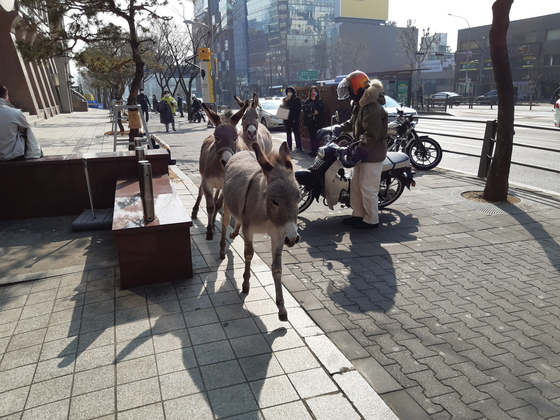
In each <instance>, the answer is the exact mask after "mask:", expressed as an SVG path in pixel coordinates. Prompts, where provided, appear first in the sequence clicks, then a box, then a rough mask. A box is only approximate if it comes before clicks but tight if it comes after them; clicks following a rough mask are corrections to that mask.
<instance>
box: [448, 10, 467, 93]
mask: <svg viewBox="0 0 560 420" xmlns="http://www.w3.org/2000/svg"><path fill="white" fill-rule="evenodd" d="M448 15H449V16H453V17H456V18H460V19H463V20H464V21H465V22H467V26H468V27H469V31H468V35H467V39H468V41H467V54H466V55H467V62H468V61H469V56H470V54H469V51H470V48H471V24H470V23H469V21H468V20H467V19H466V18H464V17H463V16H457V15H452V14H451V13H448ZM468 70H469V65H468V64H467V73H468ZM465 82H466V80H465ZM469 90H470V87H469Z"/></svg>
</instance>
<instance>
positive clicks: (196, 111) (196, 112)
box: [191, 93, 202, 122]
mask: <svg viewBox="0 0 560 420" xmlns="http://www.w3.org/2000/svg"><path fill="white" fill-rule="evenodd" d="M191 101H192V103H191V108H192V122H195V120H196V122H200V119H201V115H200V110H201V109H202V104H201V103H200V101H199V100H198V98H197V97H196V95H195V94H194V93H193V94H192V96H191Z"/></svg>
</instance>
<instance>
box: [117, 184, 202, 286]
mask: <svg viewBox="0 0 560 420" xmlns="http://www.w3.org/2000/svg"><path fill="white" fill-rule="evenodd" d="M152 184H153V191H154V207H155V219H154V220H153V221H152V222H149V223H145V222H144V213H143V209H142V199H141V196H140V184H139V182H138V178H137V177H131V178H119V179H118V180H117V184H116V191H115V205H114V210H113V234H114V236H115V239H116V243H117V249H118V253H119V266H120V278H121V287H123V288H127V287H134V286H140V285H145V284H151V283H159V282H166V281H170V280H179V279H186V278H190V277H192V256H191V238H190V227H191V226H192V221H191V218H190V216H189V214H188V212H187V211H186V209H185V207H184V206H183V203H182V202H181V199H180V198H179V195H178V194H177V192H176V191H175V189H174V188H173V186H172V185H171V181H170V180H169V176H168V175H167V174H160V175H154V176H153V182H152Z"/></svg>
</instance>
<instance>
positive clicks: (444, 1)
mask: <svg viewBox="0 0 560 420" xmlns="http://www.w3.org/2000/svg"><path fill="white" fill-rule="evenodd" d="M493 4H494V0H463V1H461V0H389V20H392V21H396V22H397V26H400V27H404V26H406V21H407V20H408V19H414V20H416V23H415V25H416V27H417V28H418V29H419V30H420V31H419V36H422V29H427V28H430V33H434V32H438V33H447V45H449V46H450V47H451V51H453V52H454V51H455V50H456V49H457V31H458V30H459V29H467V28H468V25H467V22H465V19H466V20H467V21H468V23H469V24H470V26H471V28H473V27H475V26H484V25H491V24H492V5H493ZM449 13H451V14H452V15H457V16H461V17H463V18H464V19H461V18H457V17H453V16H449ZM554 13H560V0H514V2H513V5H512V6H511V11H510V15H509V18H510V21H512V20H519V19H526V18H531V17H536V16H544V15H551V14H554Z"/></svg>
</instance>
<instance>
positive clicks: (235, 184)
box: [220, 142, 299, 321]
mask: <svg viewBox="0 0 560 420" xmlns="http://www.w3.org/2000/svg"><path fill="white" fill-rule="evenodd" d="M252 147H253V150H254V151H255V154H256V157H255V155H253V154H252V153H250V152H249V151H242V152H239V153H237V154H235V156H233V157H232V158H231V159H230V160H229V162H228V163H227V165H226V171H225V182H224V191H223V195H224V215H223V217H222V239H221V241H220V258H222V259H224V258H225V257H226V250H225V247H226V231H227V227H228V225H229V222H230V217H231V216H233V217H234V218H235V221H236V222H237V223H236V230H238V224H240V225H241V226H242V228H243V240H244V242H245V250H244V254H245V271H244V273H243V293H249V278H250V277H251V260H252V259H253V254H254V249H253V235H254V234H255V233H267V234H268V235H269V236H270V242H271V249H272V277H273V278H274V286H275V289H276V306H278V317H279V318H280V320H281V321H287V320H288V313H287V311H286V308H285V307H284V297H283V296H282V249H283V248H284V244H286V245H288V246H289V247H292V246H294V245H295V244H296V243H298V241H299V235H298V233H297V215H298V201H299V187H298V183H297V181H296V178H295V175H294V167H293V166H292V161H291V160H290V151H289V150H288V144H287V143H286V142H284V143H282V146H280V151H279V153H277V152H271V153H269V154H268V156H266V155H265V154H264V153H263V150H262V148H261V147H260V146H259V144H258V143H253V146H252ZM236 235H237V232H236V231H234V232H232V234H231V235H230V237H231V238H234V237H235V236H236Z"/></svg>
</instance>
